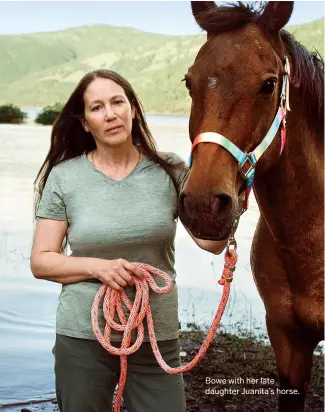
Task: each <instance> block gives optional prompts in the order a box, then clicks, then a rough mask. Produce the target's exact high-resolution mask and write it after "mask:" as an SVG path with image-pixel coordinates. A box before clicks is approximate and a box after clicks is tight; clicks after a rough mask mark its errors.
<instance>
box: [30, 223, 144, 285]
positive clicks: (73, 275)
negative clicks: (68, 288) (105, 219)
mask: <svg viewBox="0 0 325 412" xmlns="http://www.w3.org/2000/svg"><path fill="white" fill-rule="evenodd" d="M67 229H68V223H67V222H66V221H64V220H52V219H42V218H41V219H38V221H37V224H36V230H35V236H34V242H33V247H32V252H31V257H30V267H31V270H32V273H33V275H34V276H35V278H37V279H44V280H50V281H52V282H57V283H61V284H63V285H66V284H70V283H77V282H82V281H85V280H88V279H98V280H100V281H101V282H103V283H105V284H106V285H109V286H110V287H112V288H113V289H115V290H119V291H120V290H122V288H124V287H126V286H128V285H129V286H132V285H134V279H133V276H131V274H134V275H136V276H137V277H138V278H140V279H141V278H142V277H143V274H142V271H141V269H140V268H138V267H136V266H135V265H134V264H133V263H130V262H128V261H126V260H125V259H114V260H107V259H99V258H90V257H75V256H64V255H62V254H61V253H60V249H61V245H62V242H63V239H64V237H65V235H66V232H67Z"/></svg>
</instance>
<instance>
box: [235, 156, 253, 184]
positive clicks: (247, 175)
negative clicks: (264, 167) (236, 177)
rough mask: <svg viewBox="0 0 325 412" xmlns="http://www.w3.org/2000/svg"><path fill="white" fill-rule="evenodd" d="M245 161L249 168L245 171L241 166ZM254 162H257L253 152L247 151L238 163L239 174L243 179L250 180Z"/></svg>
mask: <svg viewBox="0 0 325 412" xmlns="http://www.w3.org/2000/svg"><path fill="white" fill-rule="evenodd" d="M246 162H248V163H249V168H248V170H247V171H246V172H245V171H244V170H243V166H244V165H245V164H246ZM256 162H257V160H256V157H255V155H254V153H248V155H247V156H246V159H245V160H244V161H243V163H238V171H239V174H240V176H241V177H242V178H243V179H244V180H251V178H252V176H253V175H254V174H255V165H256Z"/></svg>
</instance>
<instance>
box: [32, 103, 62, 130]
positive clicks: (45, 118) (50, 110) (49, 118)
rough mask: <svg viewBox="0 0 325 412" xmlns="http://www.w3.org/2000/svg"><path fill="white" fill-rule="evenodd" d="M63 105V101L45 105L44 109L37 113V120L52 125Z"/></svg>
mask: <svg viewBox="0 0 325 412" xmlns="http://www.w3.org/2000/svg"><path fill="white" fill-rule="evenodd" d="M62 107H63V105H62V104H61V103H55V104H54V105H53V106H46V107H43V111H42V112H41V113H39V114H38V115H37V117H36V119H35V122H36V123H39V124H43V125H52V124H53V123H54V122H55V119H56V118H57V117H58V115H59V113H60V111H61V110H62Z"/></svg>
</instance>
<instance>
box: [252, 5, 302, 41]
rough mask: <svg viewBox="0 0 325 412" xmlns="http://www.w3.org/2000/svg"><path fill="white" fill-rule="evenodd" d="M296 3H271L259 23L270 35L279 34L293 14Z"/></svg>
mask: <svg viewBox="0 0 325 412" xmlns="http://www.w3.org/2000/svg"><path fill="white" fill-rule="evenodd" d="M293 5H294V1H269V2H268V3H267V5H266V7H265V8H264V11H263V14H262V15H261V16H260V17H259V19H258V20H257V23H258V24H259V25H260V26H261V27H262V28H263V29H264V30H266V31H268V32H270V33H276V32H279V31H280V30H281V29H282V27H284V26H285V25H286V24H287V23H288V21H289V19H290V17H291V14H292V11H293Z"/></svg>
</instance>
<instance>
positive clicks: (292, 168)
mask: <svg viewBox="0 0 325 412" xmlns="http://www.w3.org/2000/svg"><path fill="white" fill-rule="evenodd" d="M293 3H294V2H289V1H285V2H268V3H267V4H262V6H261V7H260V8H259V9H257V7H256V4H255V6H252V5H245V4H243V3H242V2H239V3H238V4H237V3H236V4H232V5H227V6H220V7H218V6H217V5H216V4H215V3H214V2H210V1H208V2H206V1H204V2H191V5H192V14H193V16H194V18H195V20H196V22H197V23H198V25H199V26H200V27H201V28H202V29H203V30H204V31H206V32H207V38H206V42H205V43H204V45H203V46H202V47H201V49H200V50H199V52H198V54H197V56H196V58H195V61H194V63H193V65H192V66H191V67H190V68H189V70H188V72H187V73H186V75H185V78H184V80H185V83H186V87H187V89H188V90H189V94H190V96H191V98H192V103H191V111H190V119H189V136H190V139H191V142H192V163H191V168H190V172H189V176H188V179H187V181H186V183H185V185H184V187H183V190H182V192H181V193H180V196H179V200H178V202H179V205H178V206H179V217H180V220H181V222H182V223H183V225H184V226H185V227H186V228H187V229H188V230H190V231H191V232H192V234H193V235H194V236H196V237H198V238H201V239H210V240H224V239H227V238H228V237H229V235H230V233H231V231H232V227H233V225H234V222H235V220H236V218H237V217H238V216H239V215H240V211H241V209H242V207H243V201H242V199H243V198H244V197H245V196H243V194H244V195H245V193H247V190H248V189H249V187H253V190H254V195H255V198H256V201H257V203H258V206H259V210H260V217H259V221H258V224H257V227H256V230H255V234H254V238H253V241H252V247H251V267H252V273H253V277H254V281H255V283H256V286H257V289H258V292H259V294H260V296H261V298H262V300H263V303H264V306H265V311H266V327H267V332H268V335H269V338H270V342H271V345H272V348H273V352H274V355H275V360H276V365H277V370H278V374H279V386H280V388H279V391H277V392H279V396H278V411H279V412H302V411H304V405H305V395H306V392H307V391H308V384H309V382H310V378H311V370H312V360H313V351H314V349H315V348H316V346H317V344H318V343H319V342H320V341H321V340H322V339H324V315H323V314H324V292H323V291H324V267H323V265H324V252H323V244H324V226H323V222H324V216H323V214H324V203H323V202H324V189H323V188H324V166H323V164H324V143H323V135H324V113H323V109H324V72H323V70H324V63H323V60H322V59H321V57H320V56H319V55H318V54H317V52H310V51H308V50H307V49H306V48H305V47H304V46H302V45H301V44H300V43H299V42H297V41H296V40H295V38H294V36H293V35H291V34H290V33H288V32H287V31H286V30H284V29H283V27H284V26H285V25H286V24H287V23H288V21H289V19H290V16H291V14H292V11H293V7H294V4H293ZM290 72H291V73H290ZM289 76H290V80H289ZM289 90H290V99H289ZM285 98H287V101H286V102H284V101H283V99H285ZM289 101H290V104H289ZM289 109H290V111H289ZM281 110H282V111H281ZM279 113H280V118H278V116H279ZM277 119H278V120H277ZM276 120H277V121H278V124H277V125H276V129H274V127H275V126H274V125H275V123H276ZM271 129H272V130H273V132H272V133H273V135H272V139H271V140H270V139H269V134H270V133H271ZM272 133H271V134H272ZM202 136H203V137H204V138H203V139H202ZM264 136H266V138H265V139H266V140H267V139H269V141H268V143H267V146H268V147H267V149H266V150H264V152H262V153H260V156H259V158H258V160H257V157H256V156H255V157H254V154H256V150H255V149H256V148H259V149H260V146H261V142H263V144H264V145H265V139H264ZM198 138H199V139H201V140H197V139H198ZM263 139H264V140H263ZM285 141H286V142H285ZM197 143H199V144H197ZM216 143H217V144H216ZM229 145H231V146H232V149H230V148H229ZM264 149H265V147H264ZM235 150H237V151H238V152H239V153H241V154H244V155H245V160H243V161H239V160H238V156H237V155H235V154H234V151H235ZM252 174H254V176H252ZM249 176H250V181H249V182H248V180H249ZM245 199H246V200H247V198H245Z"/></svg>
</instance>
